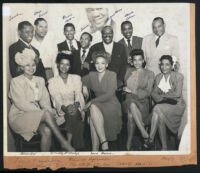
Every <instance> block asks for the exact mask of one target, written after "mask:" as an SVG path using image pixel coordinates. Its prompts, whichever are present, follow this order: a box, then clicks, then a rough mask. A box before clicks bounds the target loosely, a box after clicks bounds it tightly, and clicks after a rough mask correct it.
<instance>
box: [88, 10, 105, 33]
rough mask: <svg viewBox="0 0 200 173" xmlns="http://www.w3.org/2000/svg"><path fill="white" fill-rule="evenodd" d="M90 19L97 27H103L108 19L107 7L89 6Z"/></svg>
mask: <svg viewBox="0 0 200 173" xmlns="http://www.w3.org/2000/svg"><path fill="white" fill-rule="evenodd" d="M86 12H87V16H88V20H89V21H90V23H91V24H92V25H93V26H95V27H96V28H97V29H100V28H102V27H103V26H104V25H105V24H106V22H107V20H108V9H107V8H87V9H86Z"/></svg>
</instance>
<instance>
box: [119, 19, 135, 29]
mask: <svg viewBox="0 0 200 173" xmlns="http://www.w3.org/2000/svg"><path fill="white" fill-rule="evenodd" d="M126 24H130V25H131V26H132V27H133V25H132V23H131V22H130V21H128V20H127V21H124V22H122V24H121V30H122V28H123V25H126Z"/></svg>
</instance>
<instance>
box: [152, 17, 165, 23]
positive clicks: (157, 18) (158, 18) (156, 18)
mask: <svg viewBox="0 0 200 173" xmlns="http://www.w3.org/2000/svg"><path fill="white" fill-rule="evenodd" d="M156 20H161V21H162V23H163V24H165V22H164V19H163V18H162V17H155V18H154V19H153V22H155V21H156Z"/></svg>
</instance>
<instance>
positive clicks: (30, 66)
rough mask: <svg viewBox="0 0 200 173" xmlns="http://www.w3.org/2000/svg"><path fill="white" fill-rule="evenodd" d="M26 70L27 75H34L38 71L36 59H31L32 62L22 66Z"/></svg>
mask: <svg viewBox="0 0 200 173" xmlns="http://www.w3.org/2000/svg"><path fill="white" fill-rule="evenodd" d="M21 68H22V70H23V71H24V75H25V76H32V75H33V74H34V73H35V71H36V64H35V62H34V61H31V62H30V63H28V64H26V65H25V66H22V67H21Z"/></svg>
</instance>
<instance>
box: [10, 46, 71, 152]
mask: <svg viewBox="0 0 200 173" xmlns="http://www.w3.org/2000/svg"><path fill="white" fill-rule="evenodd" d="M35 56H36V55H35V52H34V51H33V50H31V49H24V50H23V52H22V53H17V54H16V55H15V62H16V63H17V64H18V65H19V67H20V68H21V69H22V70H23V74H22V75H20V76H18V77H15V78H12V80H11V83H10V93H9V97H10V98H11V100H12V106H11V108H10V112H9V115H8V120H9V124H10V126H11V128H12V130H13V131H14V132H15V133H17V134H20V135H21V136H22V137H23V138H24V139H25V140H26V141H30V140H31V138H32V137H33V136H34V135H35V134H36V133H37V132H38V133H39V134H40V135H41V143H40V148H41V151H50V147H51V134H52V133H53V134H54V135H55V137H56V138H57V139H58V141H59V143H60V145H61V147H62V149H63V150H65V151H74V148H73V147H72V146H71V145H70V144H69V143H68V142H67V140H65V138H64V136H63V135H62V134H61V132H60V130H59V128H58V126H57V124H56V121H55V114H56V113H55V111H53V110H52V109H51V104H50V98H49V93H48V91H47V88H46V87H45V81H44V79H43V78H41V77H38V76H34V73H35V71H36V65H37V64H36V62H35V60H34V59H35Z"/></svg>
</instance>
